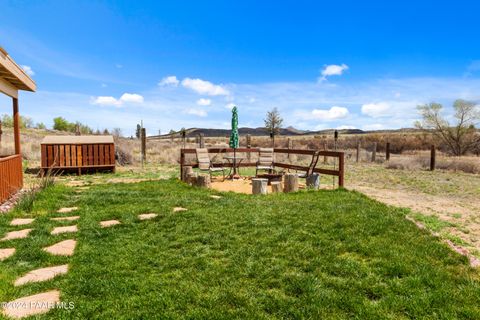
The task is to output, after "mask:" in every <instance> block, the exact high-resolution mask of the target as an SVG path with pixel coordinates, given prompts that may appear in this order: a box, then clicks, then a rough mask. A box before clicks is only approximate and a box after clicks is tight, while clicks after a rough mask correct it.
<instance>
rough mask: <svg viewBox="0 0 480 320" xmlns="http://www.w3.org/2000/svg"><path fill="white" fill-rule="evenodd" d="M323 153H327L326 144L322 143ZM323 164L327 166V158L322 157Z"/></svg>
mask: <svg viewBox="0 0 480 320" xmlns="http://www.w3.org/2000/svg"><path fill="white" fill-rule="evenodd" d="M323 151H327V143H326V142H324V143H323ZM323 164H327V156H323Z"/></svg>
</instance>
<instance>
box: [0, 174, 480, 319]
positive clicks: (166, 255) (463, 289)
mask: <svg viewBox="0 0 480 320" xmlns="http://www.w3.org/2000/svg"><path fill="white" fill-rule="evenodd" d="M211 194H213V192H211V191H209V190H203V189H198V188H192V187H189V186H186V185H184V184H181V183H179V182H177V181H175V180H164V181H148V182H140V183H135V184H111V185H108V187H106V186H105V185H92V186H91V187H90V189H88V190H85V191H83V192H82V193H75V192H74V191H73V190H72V189H71V188H67V187H65V186H62V185H56V186H53V187H51V188H48V189H46V190H44V191H42V192H41V193H39V194H38V195H37V197H36V199H35V202H34V204H33V209H32V212H33V213H32V214H26V213H22V212H15V213H10V214H7V215H2V216H0V234H3V233H5V232H7V231H10V230H12V229H14V228H13V227H9V226H8V223H9V221H10V220H11V219H12V218H13V217H14V216H36V217H37V220H36V221H35V222H34V224H33V226H32V227H34V231H32V234H31V237H30V238H27V239H24V240H13V241H10V242H0V246H1V247H10V246H15V247H17V250H18V252H17V253H16V254H15V255H14V256H13V257H12V258H10V259H8V260H5V261H4V262H2V263H1V265H2V268H0V301H10V300H13V299H15V298H18V297H21V296H24V295H28V294H34V293H38V292H42V291H46V290H50V289H53V288H58V289H60V290H61V292H62V301H64V302H73V303H74V304H75V308H74V309H71V310H64V309H56V310H52V311H51V312H50V313H48V314H47V315H43V316H39V317H38V319H48V318H52V319H72V318H77V319H89V318H92V319H93V318H95V319H151V318H166V319H176V318H191V319H200V318H201V319H204V318H208V319H211V318H213V319H232V318H236V319H274V318H290V319H293V318H308V319H320V318H324V319H351V318H358V319H408V318H428V319H433V318H435V319H452V318H465V319H478V318H479V317H480V307H479V305H480V283H479V279H478V273H477V272H476V271H474V270H472V269H470V267H468V263H467V261H466V258H464V257H462V256H460V255H458V254H456V253H454V252H452V251H451V250H450V249H448V248H447V247H446V246H445V245H444V244H442V243H440V242H439V241H438V239H436V238H434V237H432V236H431V235H430V234H429V233H428V232H427V231H423V230H419V229H418V228H417V227H416V226H415V225H414V224H413V223H411V222H409V221H407V220H406V219H405V218H404V216H405V214H406V212H407V211H405V210H402V209H395V208H392V207H388V206H385V205H383V204H380V203H378V202H376V201H373V200H370V199H368V198H367V197H365V196H363V195H361V194H359V193H356V192H348V191H345V190H335V191H330V190H328V191H320V192H311V191H305V192H299V193H296V194H280V195H271V196H263V197H262V196H249V195H241V194H233V193H226V194H222V198H221V199H219V200H214V199H212V198H210V197H209V195H211ZM62 206H78V207H79V208H80V210H79V211H78V213H79V214H80V215H81V219H80V221H79V229H80V231H79V233H78V234H77V235H76V236H75V237H76V238H77V240H78V247H77V249H76V252H75V255H74V256H73V257H70V258H67V257H53V256H50V255H48V254H47V253H44V252H42V251H41V248H42V247H44V246H47V245H51V244H53V243H56V242H58V241H60V240H64V239H68V238H71V237H72V236H71V235H60V236H50V235H49V231H50V230H51V229H52V228H53V227H54V226H57V225H59V224H61V223H59V222H52V221H50V220H49V217H52V216H58V214H55V213H54V212H55V211H56V210H57V209H58V208H60V207H62ZM176 206H181V207H185V208H188V209H189V210H188V211H185V212H178V213H173V212H172V208H173V207H176ZM145 212H156V213H158V214H159V217H157V218H156V219H155V220H152V221H138V220H137V219H136V215H137V214H140V213H145ZM107 219H119V220H121V221H122V225H119V226H115V227H112V228H109V229H101V228H100V227H99V225H98V223H99V221H101V220H107ZM64 224H65V225H68V224H69V223H64ZM17 228H18V229H20V228H21V227H17ZM63 263H69V264H70V269H71V270H70V272H69V273H68V274H67V275H65V276H61V277H58V278H56V279H53V280H51V281H48V282H44V283H38V284H28V285H25V286H22V287H19V288H15V287H13V285H12V283H13V281H14V280H15V278H16V277H18V276H20V275H22V274H24V273H25V272H28V271H30V270H32V269H33V268H37V267H45V266H49V265H56V264H63Z"/></svg>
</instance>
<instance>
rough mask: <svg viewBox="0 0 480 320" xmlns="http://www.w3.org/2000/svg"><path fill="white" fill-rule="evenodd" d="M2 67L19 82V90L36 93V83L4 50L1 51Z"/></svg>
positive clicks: (0, 63) (0, 61) (0, 64)
mask: <svg viewBox="0 0 480 320" xmlns="http://www.w3.org/2000/svg"><path fill="white" fill-rule="evenodd" d="M0 66H2V67H3V68H4V69H6V71H8V72H9V73H10V74H11V75H12V76H13V77H14V78H16V79H17V80H18V82H19V85H18V86H17V89H20V90H28V91H35V90H36V89H37V85H36V84H35V82H34V81H33V80H32V79H31V78H30V77H29V76H28V75H27V73H26V72H25V71H24V70H23V69H22V68H21V67H20V66H19V65H18V64H16V63H15V61H13V59H12V58H11V57H10V56H9V55H8V54H7V53H6V51H4V50H2V51H0Z"/></svg>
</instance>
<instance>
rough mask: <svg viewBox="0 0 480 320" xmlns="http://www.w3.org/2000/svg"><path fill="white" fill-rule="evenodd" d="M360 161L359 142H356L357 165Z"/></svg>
mask: <svg viewBox="0 0 480 320" xmlns="http://www.w3.org/2000/svg"><path fill="white" fill-rule="evenodd" d="M359 161H360V141H358V142H357V163H358V162H359Z"/></svg>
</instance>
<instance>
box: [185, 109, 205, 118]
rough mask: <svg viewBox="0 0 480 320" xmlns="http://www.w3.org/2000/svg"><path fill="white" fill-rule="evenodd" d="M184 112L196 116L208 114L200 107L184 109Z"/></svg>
mask: <svg viewBox="0 0 480 320" xmlns="http://www.w3.org/2000/svg"><path fill="white" fill-rule="evenodd" d="M185 113H186V114H191V115H194V116H198V117H206V116H207V115H208V114H207V112H206V111H205V110H202V109H193V108H192V109H187V110H185Z"/></svg>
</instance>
